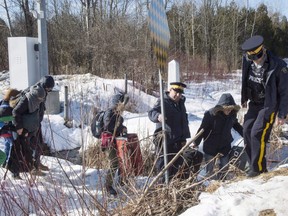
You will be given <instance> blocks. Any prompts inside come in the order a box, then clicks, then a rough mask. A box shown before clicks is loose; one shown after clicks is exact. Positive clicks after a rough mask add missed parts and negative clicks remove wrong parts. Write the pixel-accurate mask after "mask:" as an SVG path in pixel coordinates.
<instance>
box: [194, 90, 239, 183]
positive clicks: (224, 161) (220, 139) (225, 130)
mask: <svg viewBox="0 0 288 216" xmlns="http://www.w3.org/2000/svg"><path fill="white" fill-rule="evenodd" d="M239 110H240V106H239V105H237V104H236V103H235V101H234V98H233V97H232V95H231V94H229V93H225V94H222V95H221V97H220V99H219V101H218V103H217V105H216V106H215V107H213V108H211V109H210V110H207V111H206V112H205V113H204V117H203V119H202V123H201V125H200V127H199V129H198V132H199V131H200V130H201V129H204V132H203V133H202V134H201V135H200V136H199V137H198V138H197V139H196V140H195V141H194V145H195V146H198V145H199V144H200V143H201V141H202V140H203V151H204V159H205V163H206V166H205V168H206V176H210V175H212V174H213V171H214V165H215V160H216V159H217V158H219V161H220V164H219V169H220V172H219V173H218V175H216V179H224V178H225V176H226V172H227V171H228V168H229V167H228V163H229V153H230V151H231V143H232V142H233V137H232V134H231V130H232V128H234V129H235V130H236V131H237V132H238V133H239V134H240V135H241V136H243V128H242V126H241V125H240V123H239V122H238V119H237V112H238V111H239ZM198 132H197V133H198Z"/></svg>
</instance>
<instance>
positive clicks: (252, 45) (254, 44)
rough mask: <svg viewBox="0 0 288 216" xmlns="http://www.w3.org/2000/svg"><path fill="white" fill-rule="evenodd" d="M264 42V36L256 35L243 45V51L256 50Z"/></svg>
mask: <svg viewBox="0 0 288 216" xmlns="http://www.w3.org/2000/svg"><path fill="white" fill-rule="evenodd" d="M263 42H264V38H263V37H262V36H261V35H255V36H253V37H251V38H249V39H247V40H246V41H245V42H244V43H243V44H242V46H241V48H242V50H243V51H246V52H249V51H255V50H256V49H257V48H258V47H260V46H261V45H262V44H263Z"/></svg>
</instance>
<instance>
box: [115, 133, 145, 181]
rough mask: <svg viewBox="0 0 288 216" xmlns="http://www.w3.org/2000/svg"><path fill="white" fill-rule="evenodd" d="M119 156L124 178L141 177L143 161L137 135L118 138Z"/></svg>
mask: <svg viewBox="0 0 288 216" xmlns="http://www.w3.org/2000/svg"><path fill="white" fill-rule="evenodd" d="M116 147H117V156H118V160H119V168H120V170H121V172H120V173H121V175H122V176H125V177H127V176H131V175H134V176H139V175H141V174H142V172H143V161H142V154H141V149H140V143H139V140H138V136H137V134H127V138H126V137H117V138H116Z"/></svg>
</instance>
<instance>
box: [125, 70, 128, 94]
mask: <svg viewBox="0 0 288 216" xmlns="http://www.w3.org/2000/svg"><path fill="white" fill-rule="evenodd" d="M124 79H125V94H127V82H128V81H127V74H125V76H124Z"/></svg>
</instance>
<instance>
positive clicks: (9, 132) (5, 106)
mask: <svg viewBox="0 0 288 216" xmlns="http://www.w3.org/2000/svg"><path fill="white" fill-rule="evenodd" d="M18 94H20V91H18V90H17V89H12V88H10V89H8V90H7V91H6V93H5V95H4V97H3V100H2V101H0V124H1V131H0V136H1V137H2V138H4V145H5V149H4V151H5V154H6V161H5V162H4V164H3V167H6V165H8V162H9V159H10V155H11V149H12V145H13V141H14V136H13V134H14V135H15V134H16V133H15V132H16V129H15V127H14V125H13V124H12V120H13V116H12V109H13V108H12V107H11V106H10V104H9V101H10V99H11V98H12V97H15V96H16V95H18ZM11 171H12V177H13V178H14V179H21V178H20V175H19V171H18V167H17V166H14V167H13V169H11Z"/></svg>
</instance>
